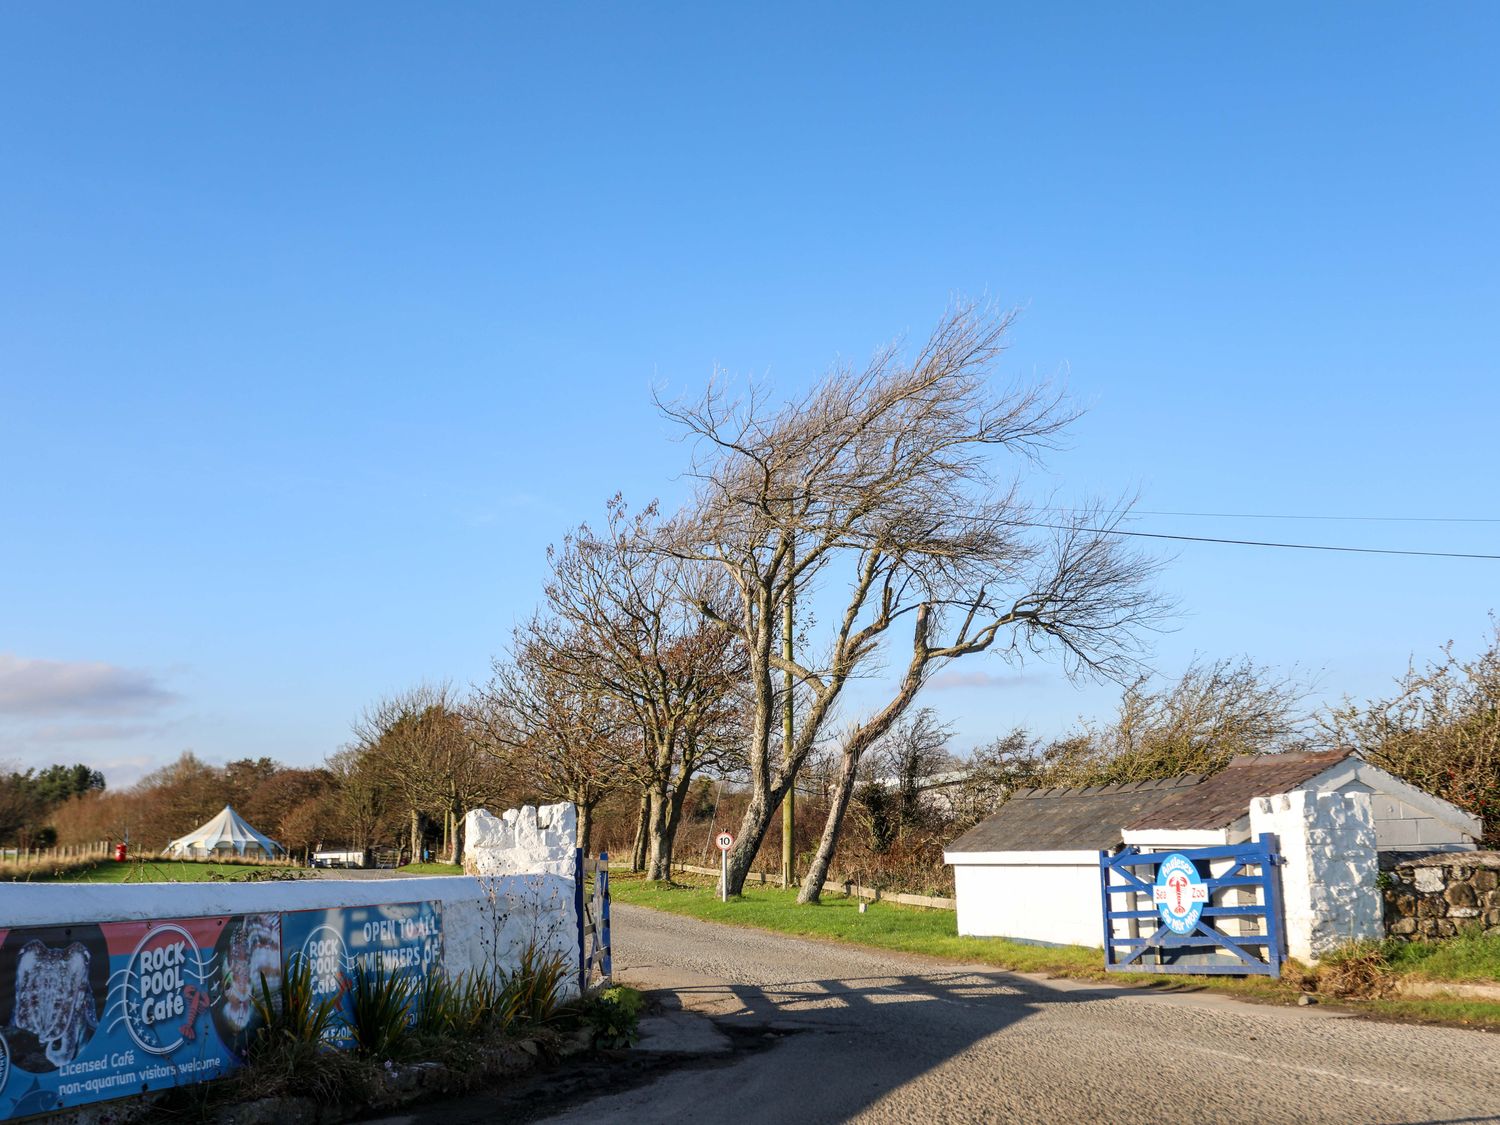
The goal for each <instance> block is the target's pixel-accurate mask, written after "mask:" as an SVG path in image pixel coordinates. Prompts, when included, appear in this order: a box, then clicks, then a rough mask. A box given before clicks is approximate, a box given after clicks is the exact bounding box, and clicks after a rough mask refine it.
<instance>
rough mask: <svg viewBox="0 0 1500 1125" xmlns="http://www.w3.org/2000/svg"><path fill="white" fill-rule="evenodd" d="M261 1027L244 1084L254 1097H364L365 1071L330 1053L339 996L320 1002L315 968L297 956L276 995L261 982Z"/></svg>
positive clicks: (326, 1101)
mask: <svg viewBox="0 0 1500 1125" xmlns="http://www.w3.org/2000/svg"><path fill="white" fill-rule="evenodd" d="M254 1003H255V1010H256V1014H257V1016H258V1017H259V1019H260V1023H261V1026H260V1028H259V1030H257V1032H256V1034H255V1037H254V1038H253V1039H252V1040H251V1041H250V1045H249V1048H248V1049H247V1051H246V1059H245V1061H246V1063H247V1067H246V1069H245V1070H244V1071H243V1072H242V1077H241V1082H242V1083H243V1086H244V1088H245V1089H246V1090H247V1091H250V1092H251V1093H252V1096H269V1095H273V1094H284V1095H303V1096H308V1097H312V1098H314V1099H315V1100H317V1101H318V1102H320V1103H322V1104H333V1103H336V1102H339V1101H341V1100H344V1099H345V1098H346V1097H361V1096H363V1094H362V1090H363V1088H364V1083H363V1081H362V1077H361V1072H360V1068H359V1067H358V1065H357V1064H355V1063H354V1062H353V1061H352V1060H351V1059H350V1058H349V1056H347V1055H345V1054H344V1053H343V1052H341V1051H329V1050H325V1049H324V1046H325V1043H326V1041H327V1040H328V1038H329V1037H330V1036H331V1035H332V1034H333V1033H334V1030H335V1029H336V1027H337V1026H338V1025H337V1016H338V1003H339V997H338V994H337V993H335V994H334V995H332V996H328V997H325V998H324V999H322V1000H315V999H314V996H313V987H312V966H311V965H310V964H309V963H308V961H307V960H306V959H305V958H301V957H297V958H294V959H293V960H292V962H291V964H289V965H288V966H287V969H286V971H285V972H284V973H282V975H281V984H280V985H279V986H278V987H277V989H276V991H275V992H272V990H271V988H270V987H269V986H268V985H267V984H266V979H265V977H264V976H262V977H261V979H260V989H259V992H258V993H257V994H256V996H255V997H254Z"/></svg>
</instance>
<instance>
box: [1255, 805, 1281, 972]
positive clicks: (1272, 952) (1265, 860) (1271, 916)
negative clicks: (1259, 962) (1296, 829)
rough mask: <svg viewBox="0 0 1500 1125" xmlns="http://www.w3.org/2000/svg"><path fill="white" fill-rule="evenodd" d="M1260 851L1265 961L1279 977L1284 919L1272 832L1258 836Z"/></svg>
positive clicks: (1278, 860) (1278, 859) (1277, 845)
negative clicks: (1264, 911) (1262, 879)
mask: <svg viewBox="0 0 1500 1125" xmlns="http://www.w3.org/2000/svg"><path fill="white" fill-rule="evenodd" d="M1259 840H1260V850H1261V864H1260V870H1261V874H1262V875H1263V876H1264V878H1265V882H1264V884H1263V886H1264V887H1265V892H1264V894H1265V903H1266V937H1267V938H1268V939H1269V941H1270V944H1269V945H1267V946H1266V959H1267V960H1268V961H1270V962H1271V963H1272V964H1273V965H1275V966H1276V973H1275V975H1276V976H1278V977H1279V976H1281V963H1282V962H1283V961H1285V960H1286V919H1285V917H1284V916H1283V915H1282V912H1281V872H1280V871H1278V870H1277V868H1279V867H1280V866H1281V862H1282V861H1281V852H1280V847H1281V845H1280V842H1279V841H1278V840H1277V839H1276V834H1275V833H1274V832H1262V833H1261V834H1260V836H1259Z"/></svg>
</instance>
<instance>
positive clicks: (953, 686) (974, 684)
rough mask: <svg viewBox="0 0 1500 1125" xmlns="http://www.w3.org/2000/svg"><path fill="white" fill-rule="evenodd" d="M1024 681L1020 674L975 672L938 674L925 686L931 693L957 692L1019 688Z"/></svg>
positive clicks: (1024, 678)
mask: <svg viewBox="0 0 1500 1125" xmlns="http://www.w3.org/2000/svg"><path fill="white" fill-rule="evenodd" d="M1025 680H1026V676H1025V674H1024V673H1021V672H1007V673H1004V674H999V675H997V674H996V673H994V672H981V671H978V670H977V669H976V670H972V671H968V672H959V671H952V672H939V673H938V674H937V675H936V676H934V677H933V678H932V679H931V680H930V681H929V682H928V684H927V686H928V687H929V688H930V689H931V690H933V691H958V690H963V689H972V688H990V689H1000V688H1012V687H1019V686H1020V685H1021V684H1022V683H1024V682H1025Z"/></svg>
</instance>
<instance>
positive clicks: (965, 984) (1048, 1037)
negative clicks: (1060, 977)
mask: <svg viewBox="0 0 1500 1125" xmlns="http://www.w3.org/2000/svg"><path fill="white" fill-rule="evenodd" d="M613 944H614V948H615V971H616V976H617V977H618V978H619V979H622V980H625V981H629V982H631V983H634V984H637V985H639V986H642V987H647V988H653V989H668V990H671V992H673V993H675V995H676V997H678V998H679V999H680V1001H681V1003H682V1004H683V1005H684V1006H686V1007H688V1008H691V1009H695V1010H699V1011H702V1012H704V1013H707V1014H708V1015H710V1016H711V1017H712V1018H714V1019H715V1020H716V1021H717V1022H718V1023H719V1024H720V1026H721V1027H725V1028H728V1029H738V1030H741V1031H746V1030H751V1029H753V1030H756V1031H763V1032H765V1033H767V1037H766V1038H765V1040H764V1041H765V1042H767V1043H768V1044H772V1045H771V1046H770V1047H769V1049H767V1050H761V1051H753V1052H748V1053H745V1054H742V1055H739V1056H736V1057H735V1058H734V1060H733V1061H732V1062H730V1063H729V1064H727V1065H724V1064H720V1065H717V1066H703V1067H688V1068H685V1069H681V1070H677V1071H673V1072H671V1073H669V1074H667V1075H665V1076H664V1077H662V1078H660V1079H658V1080H656V1081H654V1082H652V1083H650V1084H649V1085H646V1086H642V1087H638V1088H636V1089H634V1090H627V1091H624V1092H619V1093H614V1094H609V1095H605V1096H603V1097H600V1098H597V1099H594V1100H592V1101H590V1102H587V1103H585V1104H583V1105H580V1106H577V1107H575V1108H573V1109H571V1110H569V1111H568V1112H566V1113H564V1114H562V1115H559V1116H557V1117H554V1118H550V1119H549V1120H552V1121H555V1122H578V1123H584V1122H587V1123H591V1125H592V1123H597V1122H599V1121H601V1120H607V1121H640V1122H663V1123H665V1122H679V1121H680V1122H689V1121H691V1122H694V1123H701V1122H705V1121H706V1122H711V1123H713V1125H735V1123H738V1122H781V1121H786V1122H799V1123H803V1122H806V1123H811V1122H833V1121H870V1122H876V1121H879V1122H886V1121H911V1122H988V1121H1007V1122H1032V1121H1036V1122H1071V1121H1079V1122H1083V1121H1087V1122H1095V1121H1103V1122H1113V1121H1123V1120H1133V1121H1191V1122H1195V1123H1202V1122H1234V1123H1240V1122H1264V1123H1270V1122H1445V1123H1447V1122H1460V1121H1491V1122H1500V1036H1494V1035H1487V1034H1484V1033H1480V1032H1472V1031H1464V1030H1461V1029H1454V1028H1437V1027H1417V1026H1411V1025H1404V1024H1391V1023H1377V1022H1373V1021H1368V1020H1362V1019H1357V1018H1353V1017H1348V1016H1342V1015H1340V1014H1338V1013H1334V1012H1330V1011H1328V1010H1326V1009H1323V1008H1320V1007H1311V1008H1277V1007H1268V1006H1261V1005H1253V1004H1245V1003H1240V1002H1238V1001H1233V1000H1229V999H1226V998H1224V997H1222V996H1215V995H1211V994H1192V993H1184V994H1176V995H1161V994H1150V993H1146V992H1140V991H1131V990H1129V989H1118V988H1111V987H1103V986H1096V985H1090V984H1086V983H1074V982H1067V981H1052V982H1048V981H1042V980H1039V979H1037V978H1033V977H1020V976H1014V975H1010V974H1006V973H1000V972H996V971H994V970H993V969H989V968H986V967H979V966H963V965H954V964H951V963H946V962H937V961H932V960H928V959H926V958H920V957H914V956H908V955H904V954H891V953H884V952H879V951H872V950H863V949H856V948H851V947H846V946H837V945H832V944H828V943H824V942H819V941H808V940H802V939H797V938H789V937H783V936H779V935H775V934H769V933H764V932H761V931H757V930H749V929H740V928H736V927H729V926H720V925H715V924H713V923H707V922H698V921H694V920H692V919H688V918H682V917H678V916H675V915H669V914H662V913H658V912H656V911H652V910H647V909H644V908H641V907H629V906H623V905H620V906H616V907H615V910H614V933H613ZM669 1002H670V1000H669ZM740 1038H741V1040H742V1041H743V1038H744V1037H743V1036H740Z"/></svg>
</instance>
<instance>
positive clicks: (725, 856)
mask: <svg viewBox="0 0 1500 1125" xmlns="http://www.w3.org/2000/svg"><path fill="white" fill-rule="evenodd" d="M714 843H716V844H718V845H719V871H720V874H719V901H720V902H728V901H729V849H730V848H732V847H734V833H733V832H720V833H719V834H718V835H717V836H715V837H714Z"/></svg>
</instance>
